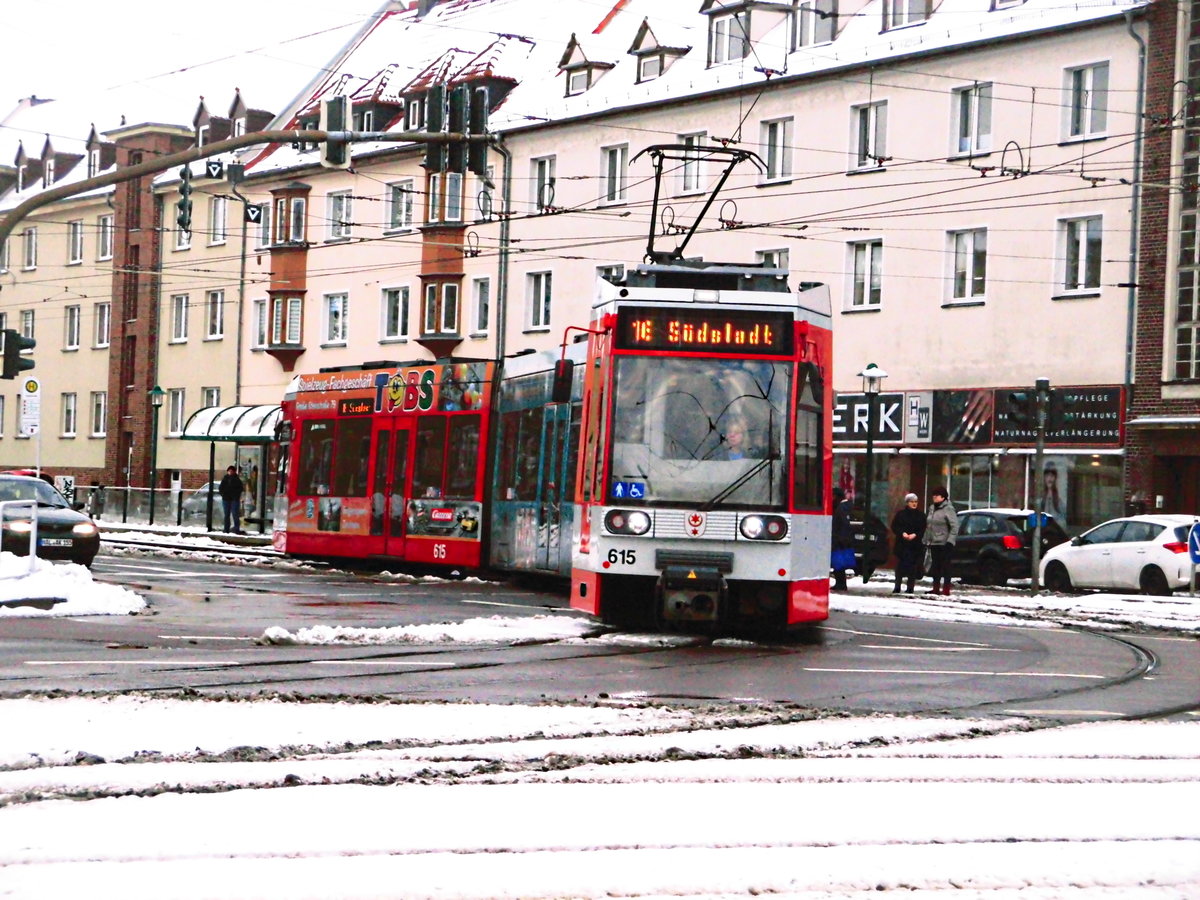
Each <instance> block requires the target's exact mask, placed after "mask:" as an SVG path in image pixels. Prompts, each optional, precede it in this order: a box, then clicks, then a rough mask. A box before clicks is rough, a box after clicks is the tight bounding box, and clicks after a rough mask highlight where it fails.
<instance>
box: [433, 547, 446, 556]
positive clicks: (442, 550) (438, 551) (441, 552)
mask: <svg viewBox="0 0 1200 900" xmlns="http://www.w3.org/2000/svg"><path fill="white" fill-rule="evenodd" d="M433 558H434V559H445V558H446V545H445V544H434V545H433Z"/></svg>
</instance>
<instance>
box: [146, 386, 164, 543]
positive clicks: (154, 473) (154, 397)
mask: <svg viewBox="0 0 1200 900" xmlns="http://www.w3.org/2000/svg"><path fill="white" fill-rule="evenodd" d="M165 395H166V391H164V390H163V389H162V388H160V387H159V386H158V385H157V384H156V385H155V386H154V387H152V388H151V389H150V524H151V525H153V524H154V488H155V486H156V485H157V484H158V411H159V410H160V409H162V405H163V397H164V396H165Z"/></svg>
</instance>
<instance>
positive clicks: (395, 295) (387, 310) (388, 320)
mask: <svg viewBox="0 0 1200 900" xmlns="http://www.w3.org/2000/svg"><path fill="white" fill-rule="evenodd" d="M407 337H408V288H407V287H399V288H384V291H383V339H384V340H385V341H396V340H403V339H405V338H407Z"/></svg>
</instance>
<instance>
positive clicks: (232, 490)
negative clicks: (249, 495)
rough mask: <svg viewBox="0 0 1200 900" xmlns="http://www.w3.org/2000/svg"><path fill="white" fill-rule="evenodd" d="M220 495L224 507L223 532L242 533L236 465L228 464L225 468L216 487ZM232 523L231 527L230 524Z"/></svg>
mask: <svg viewBox="0 0 1200 900" xmlns="http://www.w3.org/2000/svg"><path fill="white" fill-rule="evenodd" d="M217 492H218V493H219V494H220V495H221V505H222V506H224V507H225V533H226V534H228V533H229V532H230V531H232V532H233V533H234V534H241V533H242V479H240V478H238V473H237V467H236V466H230V467H229V468H228V469H226V470H225V477H224V478H222V479H221V486H220V487H219V488H217ZM231 524H232V528H231V527H230V525H231Z"/></svg>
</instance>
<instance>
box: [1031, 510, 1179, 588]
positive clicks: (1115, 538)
mask: <svg viewBox="0 0 1200 900" xmlns="http://www.w3.org/2000/svg"><path fill="white" fill-rule="evenodd" d="M1198 518H1200V517H1197V516H1180V515H1161V516H1153V515H1151V516H1128V517H1126V518H1123V519H1112V520H1111V521H1108V522H1105V523H1104V524H1103V525H1097V526H1096V527H1095V528H1093V529H1091V530H1090V531H1085V532H1084V533H1083V534H1080V535H1077V536H1076V537H1073V538H1071V540H1070V541H1069V542H1067V543H1065V544H1059V545H1058V546H1057V547H1054V548H1053V549H1051V550H1049V551H1047V553H1046V555H1045V557H1043V558H1042V564H1041V575H1042V584H1044V585H1045V586H1046V587H1047V588H1048V589H1049V590H1052V591H1070V590H1073V589H1074V588H1107V589H1114V590H1126V591H1142V592H1143V593H1146V594H1159V595H1166V594H1169V593H1171V592H1172V591H1176V590H1179V589H1181V588H1186V587H1187V586H1188V581H1189V579H1190V578H1191V571H1192V562H1191V557H1190V556H1189V555H1188V532H1189V531H1191V528H1192V524H1193V523H1194V522H1196V521H1197V519H1198Z"/></svg>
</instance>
